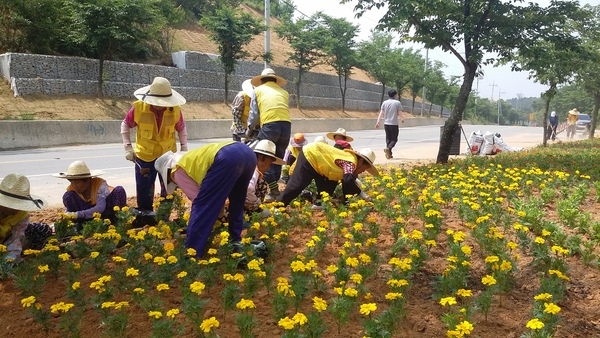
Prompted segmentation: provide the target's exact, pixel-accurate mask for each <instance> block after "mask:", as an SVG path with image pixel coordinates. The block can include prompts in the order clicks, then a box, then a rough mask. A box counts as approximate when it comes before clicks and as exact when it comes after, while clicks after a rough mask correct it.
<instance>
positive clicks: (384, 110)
mask: <svg viewBox="0 0 600 338" xmlns="http://www.w3.org/2000/svg"><path fill="white" fill-rule="evenodd" d="M388 96H389V97H390V98H389V99H387V100H385V101H383V103H382V104H381V110H380V111H379V116H378V117H377V123H375V129H379V122H380V121H381V119H382V118H383V119H384V121H383V128H384V130H385V149H383V152H384V153H385V158H387V159H390V158H394V156H393V153H392V149H393V148H394V147H395V146H396V142H398V132H399V127H398V119H400V121H401V123H404V116H403V112H402V103H401V102H400V100H399V99H398V92H397V91H396V90H394V89H392V90H390V91H389V92H388Z"/></svg>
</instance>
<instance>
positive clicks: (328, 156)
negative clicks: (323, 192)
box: [302, 142, 357, 181]
mask: <svg viewBox="0 0 600 338" xmlns="http://www.w3.org/2000/svg"><path fill="white" fill-rule="evenodd" d="M302 152H303V153H304V157H306V160H307V161H308V163H310V165H311V166H312V167H313V168H314V169H315V171H316V172H317V173H319V174H321V175H323V176H325V177H327V179H329V180H331V181H339V180H341V179H342V178H344V170H343V169H342V168H340V167H338V166H337V165H336V164H335V160H344V161H347V162H352V163H354V165H356V163H357V160H356V156H355V155H354V154H352V153H349V152H347V151H343V150H341V149H337V148H334V147H332V146H330V145H328V144H325V143H321V142H314V143H309V144H307V145H305V146H304V147H303V148H302Z"/></svg>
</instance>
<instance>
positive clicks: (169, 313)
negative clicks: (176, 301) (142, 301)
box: [167, 308, 179, 319]
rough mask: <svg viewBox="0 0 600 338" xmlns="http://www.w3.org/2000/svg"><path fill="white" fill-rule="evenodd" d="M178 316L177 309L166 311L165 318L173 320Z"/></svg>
mask: <svg viewBox="0 0 600 338" xmlns="http://www.w3.org/2000/svg"><path fill="white" fill-rule="evenodd" d="M178 314H179V309H177V308H175V309H171V310H169V311H167V317H169V318H171V319H173V318H175V316H177V315H178Z"/></svg>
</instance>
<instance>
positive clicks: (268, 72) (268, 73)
mask: <svg viewBox="0 0 600 338" xmlns="http://www.w3.org/2000/svg"><path fill="white" fill-rule="evenodd" d="M265 77H272V78H274V79H275V83H277V84H278V85H279V86H280V87H283V86H285V85H286V84H287V80H286V79H284V78H282V77H281V76H278V75H277V74H275V71H274V70H273V69H271V68H265V69H263V71H262V73H260V75H258V76H255V77H253V78H252V80H251V81H250V83H251V84H252V85H253V86H254V87H258V86H260V85H261V84H262V79H264V78H265Z"/></svg>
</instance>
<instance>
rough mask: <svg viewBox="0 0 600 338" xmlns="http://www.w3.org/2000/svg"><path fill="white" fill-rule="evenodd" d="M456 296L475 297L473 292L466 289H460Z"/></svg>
mask: <svg viewBox="0 0 600 338" xmlns="http://www.w3.org/2000/svg"><path fill="white" fill-rule="evenodd" d="M456 294H457V295H459V296H461V297H471V296H472V295H473V292H472V291H471V290H466V289H458V290H457V291H456Z"/></svg>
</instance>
